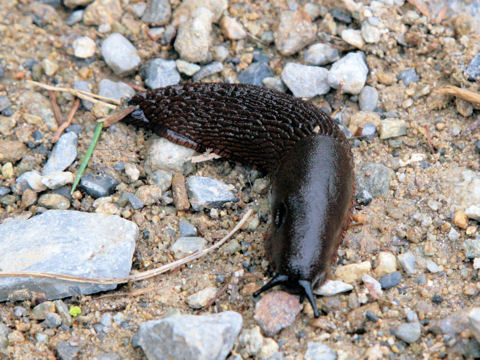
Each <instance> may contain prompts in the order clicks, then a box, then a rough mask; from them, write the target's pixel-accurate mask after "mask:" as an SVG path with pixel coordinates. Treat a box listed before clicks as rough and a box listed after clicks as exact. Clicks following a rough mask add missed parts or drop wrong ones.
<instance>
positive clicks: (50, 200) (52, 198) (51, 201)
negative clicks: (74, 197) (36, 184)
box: [38, 194, 70, 210]
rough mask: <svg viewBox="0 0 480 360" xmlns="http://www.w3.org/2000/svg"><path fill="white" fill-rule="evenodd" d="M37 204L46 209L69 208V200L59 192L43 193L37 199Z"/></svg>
mask: <svg viewBox="0 0 480 360" xmlns="http://www.w3.org/2000/svg"><path fill="white" fill-rule="evenodd" d="M38 205H40V206H43V207H46V208H47V209H58V210H67V209H69V208H70V200H68V199H67V198H66V197H64V196H62V195H60V194H43V195H42V196H40V198H39V199H38Z"/></svg>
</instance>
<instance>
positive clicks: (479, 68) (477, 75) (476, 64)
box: [466, 53, 480, 81]
mask: <svg viewBox="0 0 480 360" xmlns="http://www.w3.org/2000/svg"><path fill="white" fill-rule="evenodd" d="M466 74H467V77H468V80H470V81H476V80H479V79H480V53H479V54H477V55H475V56H474V57H473V59H472V61H470V63H469V64H468V66H467V70H466Z"/></svg>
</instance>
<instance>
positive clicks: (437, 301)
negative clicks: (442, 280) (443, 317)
mask: <svg viewBox="0 0 480 360" xmlns="http://www.w3.org/2000/svg"><path fill="white" fill-rule="evenodd" d="M432 302H433V303H434V304H441V303H442V302H443V298H442V296H441V295H438V294H435V295H433V296H432Z"/></svg>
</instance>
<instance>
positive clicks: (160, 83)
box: [145, 59, 180, 89]
mask: <svg viewBox="0 0 480 360" xmlns="http://www.w3.org/2000/svg"><path fill="white" fill-rule="evenodd" d="M179 82H180V74H179V73H178V71H177V68H176V65H175V61H174V60H163V59H153V60H151V61H149V63H148V65H147V67H146V69H145V85H147V87H148V88H150V89H158V88H161V87H165V86H169V85H176V84H178V83H179Z"/></svg>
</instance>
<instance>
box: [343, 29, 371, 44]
mask: <svg viewBox="0 0 480 360" xmlns="http://www.w3.org/2000/svg"><path fill="white" fill-rule="evenodd" d="M340 36H341V38H342V40H343V41H345V42H346V43H347V44H350V45H352V46H353V47H356V48H358V49H363V47H364V46H365V42H364V41H363V38H362V33H361V31H360V30H354V29H345V30H343V31H342V32H341V34H340Z"/></svg>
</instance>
